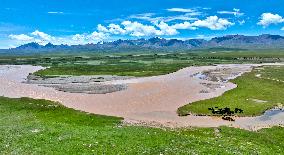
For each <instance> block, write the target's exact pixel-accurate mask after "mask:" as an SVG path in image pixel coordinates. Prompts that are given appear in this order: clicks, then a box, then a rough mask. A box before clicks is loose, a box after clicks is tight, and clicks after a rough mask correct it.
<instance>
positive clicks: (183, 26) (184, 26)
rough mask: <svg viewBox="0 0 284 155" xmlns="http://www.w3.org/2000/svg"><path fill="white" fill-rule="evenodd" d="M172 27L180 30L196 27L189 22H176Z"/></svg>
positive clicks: (194, 28)
mask: <svg viewBox="0 0 284 155" xmlns="http://www.w3.org/2000/svg"><path fill="white" fill-rule="evenodd" d="M172 27H173V28H175V29H181V30H183V29H190V30H196V29H197V28H196V27H194V26H193V25H192V24H191V23H189V22H183V23H178V24H175V25H172Z"/></svg>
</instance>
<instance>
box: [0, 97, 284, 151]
mask: <svg viewBox="0 0 284 155" xmlns="http://www.w3.org/2000/svg"><path fill="white" fill-rule="evenodd" d="M121 119H122V118H116V117H108V116H100V115H93V114H88V113H84V112H79V111H75V110H73V109H68V108H65V107H63V106H61V105H59V104H57V103H54V102H51V101H46V100H34V99H29V98H20V99H10V98H5V97H0V154H281V153H283V151H284V142H283V138H284V137H283V135H284V129H283V128H281V127H273V128H270V129H263V130H260V131H258V132H250V131H245V130H241V129H234V128H229V127H220V128H215V129H214V128H190V129H175V130H172V129H158V128H148V127H137V126H123V125H121V122H120V121H121Z"/></svg>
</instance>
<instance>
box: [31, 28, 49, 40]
mask: <svg viewBox="0 0 284 155" xmlns="http://www.w3.org/2000/svg"><path fill="white" fill-rule="evenodd" d="M31 35H33V36H35V37H37V38H38V39H40V40H42V41H51V40H54V37H52V36H50V35H48V34H46V33H44V32H40V31H39V30H35V31H34V32H32V33H31Z"/></svg>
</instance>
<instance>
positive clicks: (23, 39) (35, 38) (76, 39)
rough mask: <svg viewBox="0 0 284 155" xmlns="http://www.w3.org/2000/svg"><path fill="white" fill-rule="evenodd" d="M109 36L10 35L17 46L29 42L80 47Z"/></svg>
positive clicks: (94, 33) (35, 33)
mask: <svg viewBox="0 0 284 155" xmlns="http://www.w3.org/2000/svg"><path fill="white" fill-rule="evenodd" d="M108 37H109V35H108V34H106V33H103V32H96V31H95V32H93V33H90V34H87V33H83V34H75V35H68V36H62V37H56V36H51V35H49V34H46V33H44V32H40V31H38V30H36V31H34V32H32V33H30V34H29V35H26V34H20V35H14V34H11V35H9V38H10V39H11V41H14V42H15V43H16V44H19V45H20V44H25V43H29V42H36V43H39V44H41V45H45V44H47V43H49V42H50V43H52V44H55V45H60V44H67V45H78V44H88V43H97V42H100V41H103V40H105V39H108Z"/></svg>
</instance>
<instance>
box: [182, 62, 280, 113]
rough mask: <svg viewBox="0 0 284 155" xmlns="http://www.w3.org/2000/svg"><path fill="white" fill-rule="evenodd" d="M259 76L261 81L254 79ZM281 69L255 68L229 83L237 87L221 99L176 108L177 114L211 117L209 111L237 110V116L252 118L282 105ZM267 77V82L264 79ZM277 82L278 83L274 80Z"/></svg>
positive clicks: (272, 67)
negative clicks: (219, 109) (226, 108)
mask: <svg viewBox="0 0 284 155" xmlns="http://www.w3.org/2000/svg"><path fill="white" fill-rule="evenodd" d="M257 75H260V77H261V78H259V77H257ZM283 77H284V67H283V66H266V67H260V68H256V69H254V70H253V71H252V72H250V73H245V74H244V75H242V76H240V77H238V78H236V79H234V80H231V82H233V83H235V84H237V85H238V87H237V88H235V89H233V90H230V91H227V92H225V93H224V94H223V95H222V96H219V97H216V98H212V99H207V100H202V101H197V102H194V103H190V104H188V105H185V106H183V107H181V108H179V109H178V114H179V115H181V116H182V115H187V114H189V113H194V114H198V115H212V113H211V111H209V110H208V108H211V107H219V108H225V107H228V108H231V109H235V108H240V109H243V110H244V111H243V113H240V114H238V115H239V116H255V115H260V114H262V113H264V111H266V110H268V109H271V108H273V107H275V106H278V105H282V106H283V104H284V98H283V96H284V82H283V81H280V80H283ZM267 78H268V79H267ZM277 80H278V81H277Z"/></svg>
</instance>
